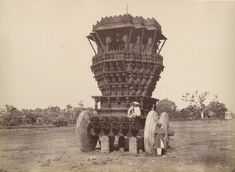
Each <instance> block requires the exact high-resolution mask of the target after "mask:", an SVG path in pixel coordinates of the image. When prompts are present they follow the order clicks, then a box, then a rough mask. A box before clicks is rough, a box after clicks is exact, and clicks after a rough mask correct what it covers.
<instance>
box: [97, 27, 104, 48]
mask: <svg viewBox="0 0 235 172" xmlns="http://www.w3.org/2000/svg"><path fill="white" fill-rule="evenodd" d="M95 34H96V36H97V38H98V39H99V41H100V44H101V45H102V50H103V51H104V44H103V43H102V41H101V39H100V37H99V35H98V33H97V31H95Z"/></svg>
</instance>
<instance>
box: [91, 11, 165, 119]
mask: <svg viewBox="0 0 235 172" xmlns="http://www.w3.org/2000/svg"><path fill="white" fill-rule="evenodd" d="M87 38H88V40H89V42H90V44H91V46H92V48H93V50H94V52H95V55H94V57H93V58H92V65H91V70H92V72H93V73H94V78H95V79H96V81H97V83H98V87H99V89H100V91H101V93H102V96H94V97H93V98H94V99H95V104H96V107H97V103H98V102H100V104H101V109H100V110H99V111H101V112H103V113H109V114H110V113H116V112H124V111H125V112H126V111H127V109H128V107H130V103H132V102H133V101H138V102H139V103H140V108H141V111H142V113H143V114H144V115H146V114H147V112H149V111H150V110H151V108H152V107H153V105H155V104H156V101H157V99H155V98H151V96H152V92H153V91H154V89H155V86H156V84H157V81H158V80H159V78H160V73H161V72H162V71H163V69H164V66H163V58H162V56H161V55H160V52H161V50H162V47H163V46H164V43H165V41H166V37H165V36H164V35H163V34H162V30H161V26H160V24H159V23H158V22H157V21H156V20H155V19H154V18H152V19H149V18H148V19H144V18H143V17H132V16H131V15H130V14H126V15H119V16H114V17H105V18H102V19H101V21H98V22H97V24H96V25H93V31H92V32H91V33H90V34H89V35H88V36H87ZM92 41H93V42H95V44H96V46H97V49H95V48H94V47H93V44H92Z"/></svg>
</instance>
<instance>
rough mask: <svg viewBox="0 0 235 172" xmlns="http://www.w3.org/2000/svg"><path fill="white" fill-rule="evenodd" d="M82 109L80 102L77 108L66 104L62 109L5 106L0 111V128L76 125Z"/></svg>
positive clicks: (56, 107)
mask: <svg viewBox="0 0 235 172" xmlns="http://www.w3.org/2000/svg"><path fill="white" fill-rule="evenodd" d="M86 109H89V108H84V105H83V103H82V102H80V103H79V104H78V106H77V107H72V106H71V105H70V104H68V105H67V106H66V107H65V108H64V109H61V108H60V107H58V106H49V107H47V108H36V109H21V110H19V109H17V108H16V107H14V106H12V105H5V109H1V110H0V126H3V127H4V126H5V127H6V126H19V125H53V126H57V127H60V126H68V125H70V124H71V125H72V124H75V123H76V120H77V118H78V116H79V114H80V112H82V111H83V110H86Z"/></svg>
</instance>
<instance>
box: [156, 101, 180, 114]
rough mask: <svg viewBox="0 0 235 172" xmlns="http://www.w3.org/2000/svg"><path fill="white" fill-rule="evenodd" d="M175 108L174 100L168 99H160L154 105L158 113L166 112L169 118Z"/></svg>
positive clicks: (174, 111)
mask: <svg viewBox="0 0 235 172" xmlns="http://www.w3.org/2000/svg"><path fill="white" fill-rule="evenodd" d="M176 108H177V106H176V104H175V102H173V101H171V100H169V99H162V100H161V101H159V103H158V104H157V105H156V111H157V112H158V113H159V114H161V113H162V112H167V113H168V114H169V116H170V117H171V118H172V117H173V116H174V114H175V113H176Z"/></svg>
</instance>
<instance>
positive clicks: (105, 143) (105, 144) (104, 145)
mask: <svg viewBox="0 0 235 172" xmlns="http://www.w3.org/2000/svg"><path fill="white" fill-rule="evenodd" d="M100 142H101V152H104V153H108V152H109V137H108V136H101V137H100Z"/></svg>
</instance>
